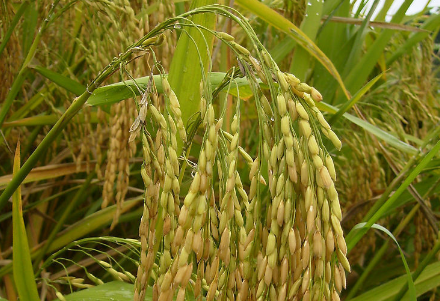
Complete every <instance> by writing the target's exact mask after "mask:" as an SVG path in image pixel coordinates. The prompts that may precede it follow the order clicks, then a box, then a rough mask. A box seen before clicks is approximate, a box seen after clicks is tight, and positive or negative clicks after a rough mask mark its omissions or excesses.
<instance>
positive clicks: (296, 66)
mask: <svg viewBox="0 0 440 301" xmlns="http://www.w3.org/2000/svg"><path fill="white" fill-rule="evenodd" d="M323 5H324V2H323V1H320V0H310V1H308V3H307V8H306V15H307V17H306V18H304V20H303V22H302V24H301V30H302V32H303V33H304V34H306V35H307V36H308V37H309V38H310V40H311V41H313V42H314V41H315V38H316V34H317V32H318V29H319V27H320V26H321V15H322V7H323ZM310 67H311V66H310V54H309V51H308V50H307V49H305V48H302V47H301V48H297V49H296V50H295V55H294V57H293V60H292V63H291V65H290V73H292V74H295V76H296V77H297V78H298V79H300V80H301V81H306V80H307V79H306V75H307V71H308V70H309V68H310Z"/></svg>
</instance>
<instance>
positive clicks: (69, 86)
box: [32, 66, 86, 95]
mask: <svg viewBox="0 0 440 301" xmlns="http://www.w3.org/2000/svg"><path fill="white" fill-rule="evenodd" d="M32 69H34V70H35V71H37V72H38V73H40V74H41V75H42V76H44V77H45V78H47V79H48V80H50V81H52V82H54V83H55V84H57V85H58V86H60V87H62V88H64V89H66V90H67V91H69V92H72V93H73V94H75V95H81V94H82V93H84V91H86V87H84V86H83V85H81V84H80V83H78V82H77V81H75V80H73V79H70V78H68V77H66V76H64V75H62V74H59V73H57V72H54V71H51V70H49V69H46V68H44V67H41V66H33V67H32Z"/></svg>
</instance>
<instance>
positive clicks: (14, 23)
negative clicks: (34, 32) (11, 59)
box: [0, 1, 30, 55]
mask: <svg viewBox="0 0 440 301" xmlns="http://www.w3.org/2000/svg"><path fill="white" fill-rule="evenodd" d="M29 4H30V2H29V1H23V2H21V5H20V7H19V8H18V10H17V13H16V14H15V16H14V18H13V19H12V21H11V23H10V24H9V27H8V30H7V31H6V33H5V35H4V36H3V38H2V43H1V44H0V55H2V52H3V50H5V48H6V44H7V43H8V41H9V38H10V37H11V35H12V33H13V32H14V29H15V26H17V23H18V21H20V19H21V16H22V15H23V14H24V13H25V12H26V10H27V9H28V7H29Z"/></svg>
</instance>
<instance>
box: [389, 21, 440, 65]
mask: <svg viewBox="0 0 440 301" xmlns="http://www.w3.org/2000/svg"><path fill="white" fill-rule="evenodd" d="M439 26H440V15H439V14H434V15H432V16H431V17H429V18H428V20H426V21H425V22H424V23H423V25H422V27H421V28H422V29H425V30H426V31H422V32H417V33H412V34H411V35H410V36H409V38H408V39H407V40H406V42H405V44H403V45H401V46H400V47H399V48H398V49H397V50H396V51H393V54H392V55H391V57H389V58H388V59H387V61H386V64H387V65H388V66H389V65H391V64H392V63H393V62H395V61H396V60H397V59H399V58H400V57H401V56H402V55H404V54H406V53H409V52H410V51H412V49H413V47H414V46H415V45H416V44H417V43H419V42H420V41H422V40H424V39H426V38H427V37H429V35H430V34H431V32H432V31H437V30H438V28H439Z"/></svg>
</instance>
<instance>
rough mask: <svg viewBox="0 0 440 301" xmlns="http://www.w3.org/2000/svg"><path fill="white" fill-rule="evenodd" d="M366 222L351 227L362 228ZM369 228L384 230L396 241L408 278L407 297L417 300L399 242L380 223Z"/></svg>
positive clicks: (412, 300)
mask: <svg viewBox="0 0 440 301" xmlns="http://www.w3.org/2000/svg"><path fill="white" fill-rule="evenodd" d="M366 224H367V223H360V224H357V225H356V226H354V227H353V230H356V229H362V228H363V227H365V225H366ZM371 228H373V229H377V230H380V231H382V232H384V233H385V234H386V235H388V236H389V237H391V239H392V240H394V242H395V243H396V245H397V248H398V249H399V252H400V256H401V258H402V262H403V265H404V266H405V271H406V277H407V279H408V287H409V298H410V300H411V301H416V300H417V297H416V288H415V286H414V281H413V279H412V276H411V271H410V270H409V267H408V263H407V262H406V259H405V254H403V251H402V248H401V247H400V245H399V243H398V242H397V239H396V238H395V237H394V235H393V233H391V232H390V231H389V230H388V229H387V228H385V227H382V226H381V225H378V224H373V225H372V226H371Z"/></svg>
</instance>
